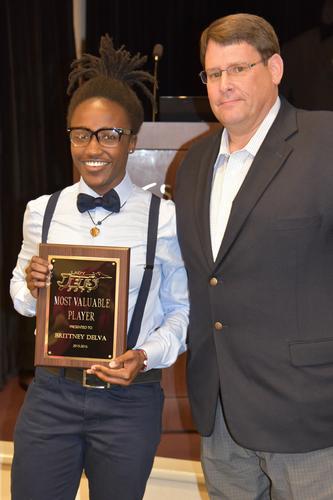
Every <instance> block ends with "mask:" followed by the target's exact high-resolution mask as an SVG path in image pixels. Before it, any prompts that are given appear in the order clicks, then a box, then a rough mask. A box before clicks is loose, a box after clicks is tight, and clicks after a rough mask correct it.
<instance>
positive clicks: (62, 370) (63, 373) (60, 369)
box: [59, 368, 66, 378]
mask: <svg viewBox="0 0 333 500" xmlns="http://www.w3.org/2000/svg"><path fill="white" fill-rule="evenodd" d="M65 375H66V368H59V377H62V378H65Z"/></svg>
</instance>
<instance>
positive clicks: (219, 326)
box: [214, 321, 223, 330]
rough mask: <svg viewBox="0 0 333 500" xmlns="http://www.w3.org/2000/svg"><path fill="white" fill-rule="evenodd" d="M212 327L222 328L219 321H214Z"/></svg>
mask: <svg viewBox="0 0 333 500" xmlns="http://www.w3.org/2000/svg"><path fill="white" fill-rule="evenodd" d="M214 328H215V330H222V328H223V324H222V323H221V322H220V321H215V323H214Z"/></svg>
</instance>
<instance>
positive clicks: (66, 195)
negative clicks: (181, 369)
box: [10, 174, 189, 369]
mask: <svg viewBox="0 0 333 500" xmlns="http://www.w3.org/2000/svg"><path fill="white" fill-rule="evenodd" d="M115 189H116V191H117V192H118V194H119V197H120V202H121V206H122V208H121V210H120V212H119V213H112V214H111V215H110V216H108V217H107V218H105V217H106V216H107V215H109V214H110V212H108V211H106V210H104V209H103V208H102V207H97V208H95V209H94V210H92V211H90V214H91V217H92V219H93V221H94V222H95V223H96V222H98V221H100V220H103V219H104V218H105V220H104V221H103V222H102V224H101V225H99V226H98V227H99V229H100V234H99V235H98V236H97V237H93V236H91V234H90V229H91V228H92V227H93V225H94V224H93V223H92V221H91V218H90V216H89V214H88V212H84V213H80V212H79V211H78V209H77V206H76V200H77V195H78V194H79V193H87V194H90V195H92V196H99V195H98V194H97V193H95V192H94V191H93V190H92V189H91V188H89V186H87V184H86V183H85V182H84V181H83V179H82V178H81V179H80V181H79V182H78V183H76V184H73V185H72V186H68V187H66V188H65V189H64V190H63V191H62V192H61V195H60V198H59V200H58V203H57V206H56V209H55V212H54V215H53V218H52V222H51V226H50V229H49V233H48V240H47V241H48V243H62V244H69V245H73V244H76V245H98V246H120V247H130V248H131V255H130V278H129V297H128V326H129V325H130V322H131V318H132V314H133V310H134V306H135V303H136V299H137V295H138V292H139V288H140V285H141V281H142V276H143V271H144V266H145V263H146V247H147V229H148V212H149V204H150V198H151V194H150V193H149V192H147V191H144V190H143V189H141V188H139V187H137V186H135V185H134V184H133V183H132V181H131V180H130V178H129V176H128V174H126V176H125V177H124V179H123V180H122V182H121V183H120V184H118V186H117V187H116V188H115ZM49 196H50V195H44V196H41V197H39V198H37V199H35V200H32V201H30V202H29V203H28V204H27V207H26V211H25V215H24V222H23V243H22V248H21V251H20V253H19V256H18V260H17V264H16V267H15V269H14V271H13V277H12V279H11V283H10V293H11V296H12V299H13V303H14V307H15V309H16V310H17V311H18V312H19V313H20V314H23V315H25V316H34V315H35V313H36V300H35V299H34V298H33V296H32V295H31V293H30V291H29V290H28V288H27V285H26V280H25V269H26V267H27V265H28V263H29V262H30V259H31V257H32V256H33V255H38V254H39V243H40V242H41V232H42V222H43V216H44V212H45V208H46V204H47V201H48V199H49ZM188 311H189V304H188V290H187V276H186V271H185V268H184V264H183V260H182V257H181V253H180V249H179V245H178V240H177V234H176V221H175V207H174V203H173V202H172V201H170V200H168V201H167V200H161V208H160V215H159V223H158V236H157V246H156V257H155V267H154V271H153V278H152V283H151V288H150V292H149V296H148V300H147V304H146V308H145V312H144V316H143V321H142V325H141V331H140V335H139V338H138V342H137V345H136V347H138V348H139V347H140V348H142V349H144V350H145V351H146V352H147V355H148V366H147V369H151V368H164V367H167V366H170V365H172V364H173V363H174V362H175V361H176V359H177V356H178V355H179V354H180V353H182V352H184V351H185V349H186V344H185V340H186V331H187V326H188Z"/></svg>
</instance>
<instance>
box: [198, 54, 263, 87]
mask: <svg viewBox="0 0 333 500" xmlns="http://www.w3.org/2000/svg"><path fill="white" fill-rule="evenodd" d="M263 62H265V59H260V61H257V62H254V63H239V64H232V65H231V66H228V67H227V68H225V69H214V70H211V71H205V70H203V71H200V73H199V76H200V78H201V81H202V83H204V84H205V85H207V83H208V82H209V83H215V82H218V81H220V79H221V77H222V75H223V73H227V75H228V76H231V77H236V78H237V77H239V76H242V75H245V74H246V73H247V72H248V71H250V69H251V68H253V67H254V66H256V65H257V64H260V63H263Z"/></svg>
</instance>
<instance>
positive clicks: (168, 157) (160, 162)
mask: <svg viewBox="0 0 333 500" xmlns="http://www.w3.org/2000/svg"><path fill="white" fill-rule="evenodd" d="M219 127H221V125H220V124H219V123H218V122H216V123H214V122H212V123H206V122H186V123H185V122H145V123H143V125H142V128H141V130H140V133H139V136H138V142H137V146H136V150H135V152H134V153H133V154H132V155H130V156H129V161H128V164H127V170H128V172H129V174H130V176H131V179H132V180H133V182H134V183H135V184H137V185H138V186H140V187H143V188H144V189H148V190H150V191H152V192H153V193H154V194H156V195H158V196H163V197H164V198H168V199H171V198H172V193H173V187H174V182H175V176H176V171H177V168H178V166H179V164H180V163H181V161H182V160H183V158H184V157H185V155H186V152H187V150H188V149H189V147H190V145H191V144H192V143H193V142H194V141H195V140H197V139H199V138H201V137H203V136H205V135H207V134H209V133H211V132H213V131H214V130H216V129H217V128H219ZM162 385H163V389H164V393H165V404H164V411H163V434H162V439H161V443H160V446H159V449H158V451H157V455H158V456H162V457H172V458H181V459H186V460H198V459H199V455H200V438H199V435H198V434H197V432H196V430H195V427H194V424H193V421H192V417H191V411H190V405H189V401H188V396H187V389H186V353H184V354H182V355H181V356H179V358H178V360H177V361H176V363H175V364H174V365H173V366H171V367H170V368H166V369H164V370H163V375H162Z"/></svg>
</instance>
